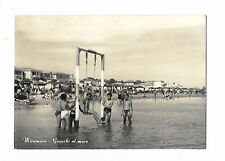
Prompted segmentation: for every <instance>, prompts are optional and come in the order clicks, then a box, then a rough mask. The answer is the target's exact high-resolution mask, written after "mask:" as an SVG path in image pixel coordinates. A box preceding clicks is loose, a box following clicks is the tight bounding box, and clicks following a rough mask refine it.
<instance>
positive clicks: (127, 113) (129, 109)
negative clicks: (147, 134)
mask: <svg viewBox="0 0 225 161" xmlns="http://www.w3.org/2000/svg"><path fill="white" fill-rule="evenodd" d="M121 115H122V116H123V123H124V124H126V121H127V117H128V122H129V124H132V121H131V118H132V116H133V106H132V101H131V100H130V99H129V94H128V93H125V99H124V103H123V110H122V114H121Z"/></svg>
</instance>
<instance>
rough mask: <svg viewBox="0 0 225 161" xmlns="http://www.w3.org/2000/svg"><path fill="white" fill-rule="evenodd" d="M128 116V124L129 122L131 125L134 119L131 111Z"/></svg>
mask: <svg viewBox="0 0 225 161" xmlns="http://www.w3.org/2000/svg"><path fill="white" fill-rule="evenodd" d="M127 115H128V122H129V124H132V120H131V118H132V112H131V111H129V112H128V114H127Z"/></svg>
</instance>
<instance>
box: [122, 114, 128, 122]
mask: <svg viewBox="0 0 225 161" xmlns="http://www.w3.org/2000/svg"><path fill="white" fill-rule="evenodd" d="M126 122H127V114H126V113H125V112H123V124H126Z"/></svg>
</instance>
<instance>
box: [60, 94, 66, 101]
mask: <svg viewBox="0 0 225 161" xmlns="http://www.w3.org/2000/svg"><path fill="white" fill-rule="evenodd" d="M66 98H67V95H66V94H65V93H63V94H61V95H60V99H61V100H63V101H66Z"/></svg>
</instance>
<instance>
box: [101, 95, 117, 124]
mask: <svg viewBox="0 0 225 161" xmlns="http://www.w3.org/2000/svg"><path fill="white" fill-rule="evenodd" d="M113 103H114V101H113V100H112V94H111V93H107V95H106V99H103V101H102V105H103V106H104V113H103V118H102V121H105V118H106V117H107V123H109V122H110V118H111V112H112V106H113Z"/></svg>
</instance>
